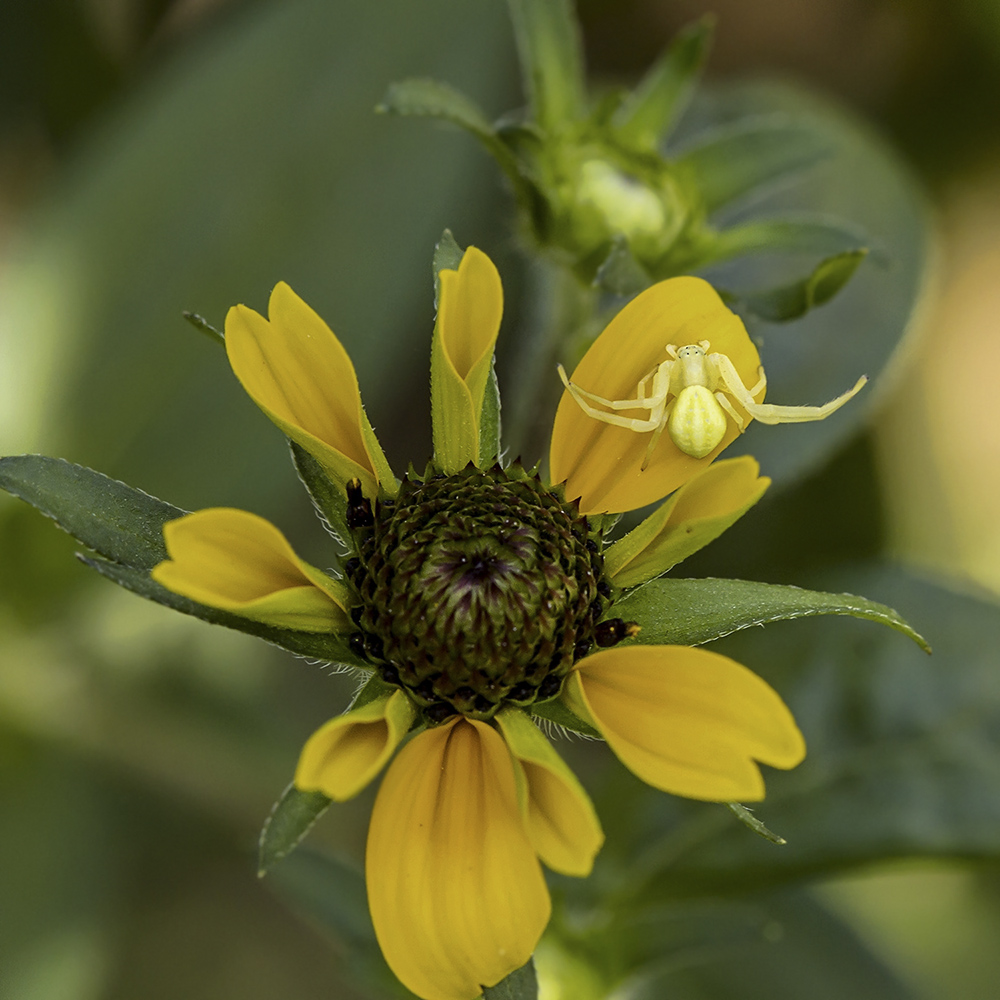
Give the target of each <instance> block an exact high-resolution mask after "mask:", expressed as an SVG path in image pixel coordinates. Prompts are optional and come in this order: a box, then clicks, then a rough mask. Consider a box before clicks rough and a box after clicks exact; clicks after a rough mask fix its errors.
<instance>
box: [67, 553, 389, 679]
mask: <svg viewBox="0 0 1000 1000" xmlns="http://www.w3.org/2000/svg"><path fill="white" fill-rule="evenodd" d="M78 558H79V559H80V561H81V562H83V563H84V564H85V565H87V566H89V567H90V568H91V569H95V570H97V572H98V573H100V574H101V576H104V577H107V578H108V579H109V580H114V582H115V583H117V584H118V586H120V587H124V588H125V589H126V590H131V591H132V593H133V594H138V595H139V596H140V597H145V598H146V600H148V601H154V602H155V603H157V604H162V605H164V606H165V607H168V608H173V609H174V610H175V611H180V612H181V613H182V614H185V615H192V616H193V617H194V618H200V619H201V620H202V621H206V622H210V623H211V624H213V625H223V626H225V627H226V628H231V629H235V630H236V631H237V632H246V633H248V634H249V635H255V636H257V637H258V638H259V639H263V640H265V641H266V642H269V643H271V644H272V645H274V646H278V647H280V648H281V649H287V650H288V651H289V652H290V653H295V654H296V655H298V656H307V657H310V658H312V659H317V660H322V661H324V662H326V663H341V664H344V665H346V666H349V667H356V668H357V669H358V670H363V671H370V670H371V665H370V664H368V663H366V662H365V661H364V660H361V659H359V658H358V656H357V655H356V654H355V653H354V652H353V651H352V650H351V648H350V647H349V646H348V645H347V641H346V639H347V637H346V636H340V635H334V634H332V633H326V632H299V631H296V630H294V629H290V628H276V627H275V626H273V625H265V624H264V623H263V622H255V621H253V620H252V619H250V618H243V617H242V616H241V615H236V614H232V613H230V612H228V611H220V610H219V609H218V608H210V607H208V605H205V604H199V603H198V602H197V601H192V600H190V598H187V597H182V596H181V595H180V594H175V593H174V592H173V591H172V590H167V588H166V587H163V586H161V585H160V584H159V583H157V582H156V581H155V580H154V579H152V577H150V575H149V573H148V571H146V570H142V569H135V568H134V567H132V566H123V565H121V564H120V563H115V562H109V561H107V560H105V559H97V558H93V557H91V556H83V555H78Z"/></svg>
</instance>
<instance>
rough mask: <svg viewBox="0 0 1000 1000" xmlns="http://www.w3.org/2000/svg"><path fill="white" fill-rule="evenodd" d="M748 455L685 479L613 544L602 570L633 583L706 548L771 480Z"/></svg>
mask: <svg viewBox="0 0 1000 1000" xmlns="http://www.w3.org/2000/svg"><path fill="white" fill-rule="evenodd" d="M759 472H760V465H759V464H758V463H757V461H756V460H755V459H753V458H751V457H750V456H749V455H743V456H741V457H740V458H731V459H724V460H723V461H721V462H716V463H715V464H713V465H710V466H709V467H708V468H707V469H704V470H703V471H701V472H700V473H698V474H697V475H696V476H695V477H694V478H693V479H689V480H688V481H687V482H686V483H685V484H684V485H683V486H682V487H681V488H680V489H679V490H677V492H676V493H674V494H673V496H671V497H670V498H669V499H668V500H667V501H666V502H665V503H664V504H663V505H662V506H661V507H660V508H659V509H658V510H656V511H654V512H653V513H652V514H650V516H649V517H647V518H646V520H645V521H643V522H642V523H641V524H640V525H639V526H638V527H636V528H634V529H633V530H632V531H630V532H629V533H628V534H627V535H625V537H624V538H621V539H619V540H618V541H617V542H615V543H614V545H612V546H611V547H610V548H609V549H608V551H607V552H606V553H605V556H604V571H605V572H606V573H607V574H608V576H609V577H610V578H611V579H612V580H613V581H614V583H615V584H616V586H619V587H636V586H638V585H639V584H640V583H645V582H646V581H647V580H651V579H653V577H655V576H659V575H660V574H661V573H665V572H666V571H667V570H668V569H670V567H671V566H676V565H677V563H679V562H681V560H683V559H686V558H687V557H688V556H689V555H691V554H692V553H694V552H697V551H698V550H699V549H701V548H704V546H706V545H708V543H709V542H711V541H713V540H714V539H716V538H718V537H719V535H721V534H722V533H723V532H724V531H725V530H726V528H728V527H729V526H730V525H732V524H734V523H735V522H736V521H737V520H739V519H740V518H741V517H742V516H743V515H744V514H745V513H746V512H747V511H748V510H749V509H750V508H751V507H752V506H753V505H754V504H755V503H756V502H757V501H758V500H759V499H760V498H761V497H762V496H763V495H764V491H765V490H766V489H767V488H768V486H769V485H770V484H771V480H770V479H768V478H767V477H766V476H760V475H758V473H759Z"/></svg>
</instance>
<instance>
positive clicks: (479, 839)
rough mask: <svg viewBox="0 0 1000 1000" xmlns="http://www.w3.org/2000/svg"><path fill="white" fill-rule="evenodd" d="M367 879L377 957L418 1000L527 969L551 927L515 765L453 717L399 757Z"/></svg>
mask: <svg viewBox="0 0 1000 1000" xmlns="http://www.w3.org/2000/svg"><path fill="white" fill-rule="evenodd" d="M365 868H366V879H367V883H368V902H369V906H370V908H371V914H372V921H373V923H374V925H375V933H376V935H377V936H378V941H379V945H380V946H381V948H382V953H383V954H384V955H385V959H386V961H387V962H388V963H389V967H390V968H391V969H392V971H393V972H394V973H395V974H396V976H397V977H398V978H399V979H400V981H401V982H402V983H403V985H404V986H406V987H407V988H408V989H410V990H412V991H413V992H414V993H416V994H417V996H419V997H423V998H424V1000H473V998H474V997H477V996H478V995H479V994H480V992H481V989H482V987H483V986H493V985H495V984H496V983H498V982H499V981H500V980H501V979H503V978H504V977H505V976H507V975H509V974H510V973H511V972H513V971H514V970H515V969H517V968H520V967H521V966H522V965H524V963H525V962H527V960H528V958H529V957H530V956H531V954H532V952H533V951H534V948H535V945H536V944H537V943H538V939H539V937H541V934H542V931H543V930H544V928H545V925H546V923H548V919H549V912H550V904H549V895H548V890H547V888H546V886H545V880H544V878H543V877H542V872H541V867H540V866H539V864H538V859H537V857H536V856H535V851H534V849H533V847H532V846H531V842H530V841H529V839H528V835H527V833H526V831H525V828H524V822H523V820H522V818H521V813H520V810H519V808H518V801H517V792H516V786H515V778H514V765H513V761H512V760H511V756H510V753H509V751H508V750H507V746H506V744H505V743H504V741H503V739H502V738H501V737H500V735H499V734H498V733H497V732H496V730H494V729H492V728H491V727H490V726H488V725H486V724H485V723H482V722H475V721H472V720H466V719H462V718H457V719H455V720H453V721H451V722H448V723H446V724H445V725H443V726H439V727H437V728H436V729H429V730H427V731H426V732H423V733H420V734H419V735H417V736H416V737H414V739H413V740H411V741H410V742H409V743H408V744H407V745H406V746H405V747H404V748H403V749H402V751H401V752H400V753H399V754H398V756H397V757H396V759H395V760H394V761H393V762H392V764H391V765H390V767H389V770H388V771H387V772H386V775H385V777H384V778H383V780H382V786H381V788H380V789H379V793H378V797H377V799H376V801H375V808H374V810H373V811H372V819H371V826H370V828H369V831H368V848H367V852H366V859H365Z"/></svg>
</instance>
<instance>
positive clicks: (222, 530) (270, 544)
mask: <svg viewBox="0 0 1000 1000" xmlns="http://www.w3.org/2000/svg"><path fill="white" fill-rule="evenodd" d="M163 538H164V540H165V542H166V545H167V554H168V556H169V557H170V558H169V559H167V560H165V561H164V562H161V563H160V564H159V565H158V566H155V567H154V568H153V570H152V572H151V574H150V575H151V576H152V577H153V579H154V580H156V582H157V583H160V584H162V585H163V586H164V587H166V588H167V589H168V590H172V591H173V592H174V593H175V594H181V595H182V596H184V597H189V598H190V599H191V600H192V601H198V603H199V604H205V605H208V607H210V608H219V609H220V610H222V611H232V612H233V613H235V614H238V615H242V616H243V617H244V618H251V619H253V620H254V621H259V622H264V623H265V624H267V625H276V626H278V627H279V628H293V629H300V630H302V631H306V632H342V631H345V630H347V629H349V628H350V627H351V621H350V618H349V617H348V613H347V609H348V608H349V607H350V603H351V602H350V595H349V592H348V590H347V588H346V587H345V586H344V585H343V584H342V583H340V582H338V581H337V580H333V579H331V578H330V577H329V576H327V575H326V574H325V573H323V572H322V571H320V570H318V569H316V567H315V566H310V565H309V563H307V562H305V561H304V560H302V559H300V558H299V557H298V556H297V555H296V554H295V552H294V551H293V550H292V547H291V545H289V544H288V541H287V540H286V538H285V536H284V535H283V534H282V533H281V532H280V531H279V530H278V529H277V528H276V527H275V526H274V525H273V524H271V523H270V522H269V521H265V520H264V518H262V517H258V516H257V515H256V514H250V513H248V512H247V511H245V510H235V509H233V508H230V507H212V508H209V509H208V510H199V511H195V513H193V514H186V515H185V516H184V517H180V518H177V520H175V521H168V522H167V523H166V524H165V525H164V526H163Z"/></svg>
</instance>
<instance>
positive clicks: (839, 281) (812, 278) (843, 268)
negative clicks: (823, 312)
mask: <svg viewBox="0 0 1000 1000" xmlns="http://www.w3.org/2000/svg"><path fill="white" fill-rule="evenodd" d="M867 256H868V250H867V248H864V249H860V250H847V251H845V252H844V253H839V254H835V255H834V256H832V257H827V258H826V259H825V260H822V261H820V262H819V264H817V265H816V267H815V268H814V269H813V270H812V271H811V272H810V273H809V274H807V275H806V276H805V277H804V278H800V279H799V280H798V281H793V282H791V283H790V284H787V285H782V286H781V287H780V288H771V289H767V290H763V291H754V292H746V293H742V294H741V293H739V292H723V291H721V290H720V295H722V297H723V299H724V300H725V301H726V302H727V304H729V305H730V306H732V308H733V309H735V310H736V311H737V312H743V313H752V314H753V315H754V316H757V317H759V318H760V319H763V320H767V321H768V322H771V323H786V322H788V321H789V320H793V319H798V318H799V317H800V316H804V315H805V314H806V313H807V312H809V310H810V309H815V308H816V307H817V306H822V305H825V304H826V303H827V302H829V301H830V300H831V299H832V298H833V297H834V296H835V295H836V294H837V293H838V292H839V291H840V290H841V289H842V288H843V287H844V286H845V285H846V284H847V282H848V281H850V280H851V278H852V277H853V276H854V272H855V271H856V270H857V269H858V268H859V267H860V266H861V262H862V261H863V260H864V259H865V258H866V257H867Z"/></svg>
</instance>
